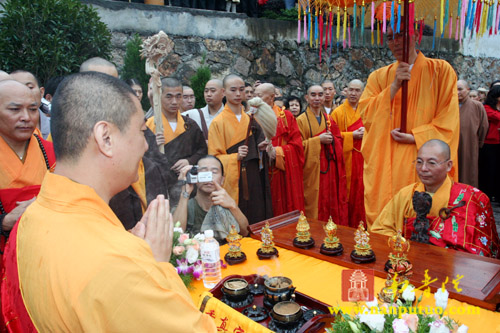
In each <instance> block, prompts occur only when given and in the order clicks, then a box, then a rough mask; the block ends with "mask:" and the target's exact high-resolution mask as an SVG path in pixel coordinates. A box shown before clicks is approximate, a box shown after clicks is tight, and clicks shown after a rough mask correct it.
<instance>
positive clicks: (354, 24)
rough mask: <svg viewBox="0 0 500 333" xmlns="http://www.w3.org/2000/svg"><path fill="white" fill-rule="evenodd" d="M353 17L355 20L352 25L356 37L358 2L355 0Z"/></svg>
mask: <svg viewBox="0 0 500 333" xmlns="http://www.w3.org/2000/svg"><path fill="white" fill-rule="evenodd" d="M352 15H353V19H354V21H353V23H352V33H353V34H354V36H356V27H357V23H356V19H357V14H356V0H354V6H353V8H352Z"/></svg>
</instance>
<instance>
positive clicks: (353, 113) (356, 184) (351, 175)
mask: <svg viewBox="0 0 500 333" xmlns="http://www.w3.org/2000/svg"><path fill="white" fill-rule="evenodd" d="M331 117H332V118H333V120H334V121H335V122H336V123H337V125H338V127H339V129H340V133H341V134H342V140H343V142H344V144H343V147H344V163H345V173H346V180H347V198H348V200H347V202H348V207H349V226H351V227H354V228H356V227H357V226H358V225H359V222H360V221H366V215H365V200H364V187H363V155H361V142H362V140H354V138H353V134H352V132H353V131H355V130H357V129H359V128H360V127H363V123H362V122H361V116H360V115H359V109H356V110H354V109H353V108H352V107H351V105H350V104H349V102H348V101H347V100H345V101H344V103H343V104H341V105H340V106H339V107H337V108H336V109H335V110H333V112H332V113H331Z"/></svg>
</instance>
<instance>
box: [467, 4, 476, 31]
mask: <svg viewBox="0 0 500 333" xmlns="http://www.w3.org/2000/svg"><path fill="white" fill-rule="evenodd" d="M475 18H476V0H472V10H471V13H470V21H469V26H468V27H467V28H468V29H469V30H471V35H470V36H471V37H472V29H473V26H474V19H475Z"/></svg>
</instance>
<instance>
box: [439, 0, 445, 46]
mask: <svg viewBox="0 0 500 333" xmlns="http://www.w3.org/2000/svg"><path fill="white" fill-rule="evenodd" d="M443 23H444V0H441V12H440V13H439V31H441V38H442V37H443V36H444V29H443Z"/></svg>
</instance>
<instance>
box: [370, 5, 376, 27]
mask: <svg viewBox="0 0 500 333" xmlns="http://www.w3.org/2000/svg"><path fill="white" fill-rule="evenodd" d="M371 19H372V31H373V23H374V22H375V2H372V17H371Z"/></svg>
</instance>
